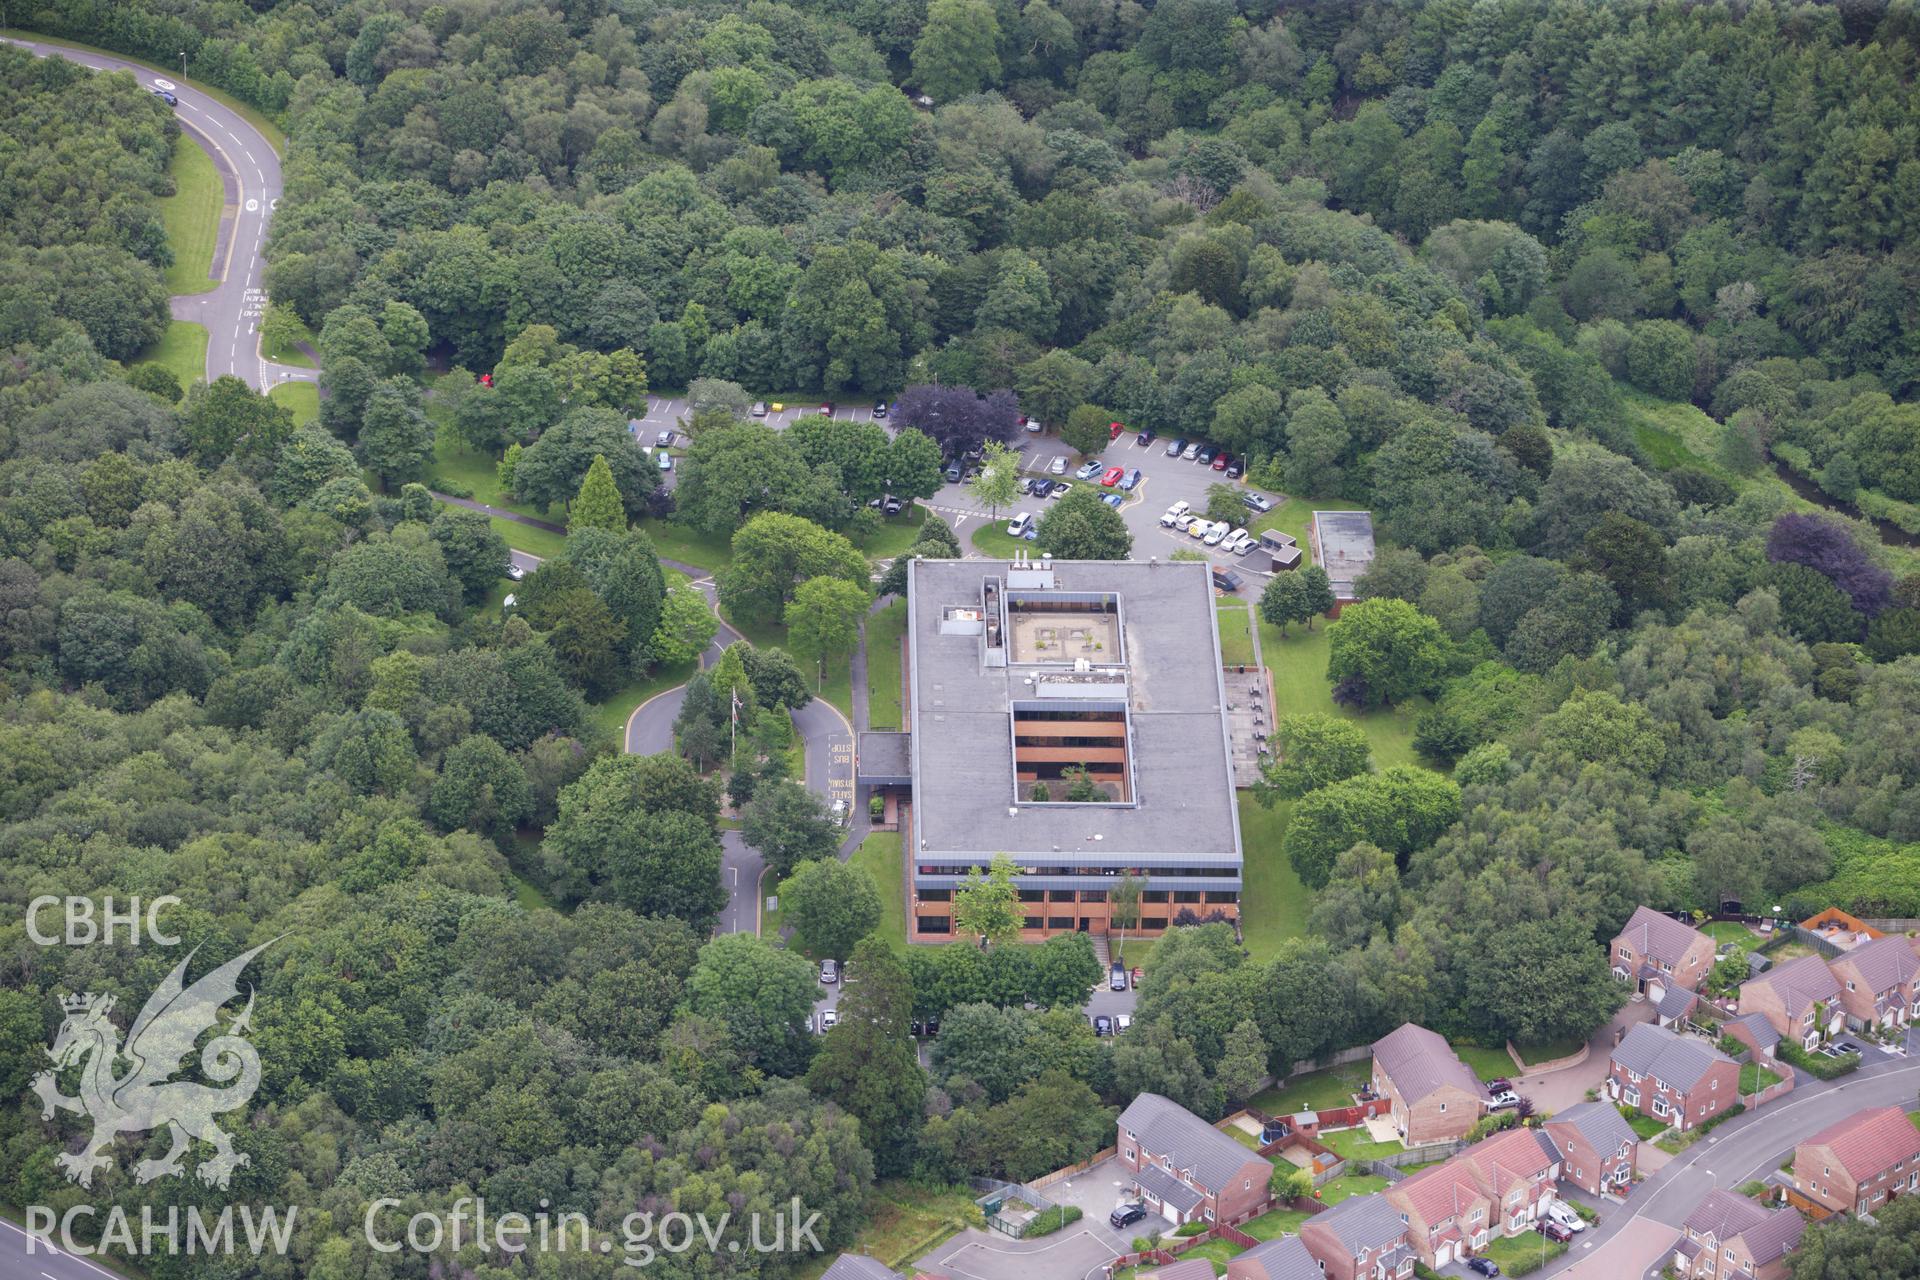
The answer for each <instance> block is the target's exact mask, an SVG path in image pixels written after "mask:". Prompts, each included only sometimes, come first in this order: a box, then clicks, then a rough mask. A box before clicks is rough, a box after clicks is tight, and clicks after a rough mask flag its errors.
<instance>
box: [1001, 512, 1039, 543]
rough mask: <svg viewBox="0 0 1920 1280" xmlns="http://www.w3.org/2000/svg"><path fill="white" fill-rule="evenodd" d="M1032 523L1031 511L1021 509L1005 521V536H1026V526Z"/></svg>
mask: <svg viewBox="0 0 1920 1280" xmlns="http://www.w3.org/2000/svg"><path fill="white" fill-rule="evenodd" d="M1032 523H1033V513H1032V512H1031V511H1022V512H1021V513H1020V514H1019V515H1017V516H1015V517H1014V518H1013V519H1011V520H1009V521H1007V536H1008V537H1009V538H1024V537H1026V536H1027V527H1028V526H1029V525H1031V524H1032Z"/></svg>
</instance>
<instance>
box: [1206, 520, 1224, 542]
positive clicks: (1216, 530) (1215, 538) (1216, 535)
mask: <svg viewBox="0 0 1920 1280" xmlns="http://www.w3.org/2000/svg"><path fill="white" fill-rule="evenodd" d="M1226 536H1227V525H1226V522H1225V521H1224V520H1223V521H1221V522H1219V523H1218V524H1215V525H1214V526H1213V528H1211V529H1209V530H1207V531H1206V532H1205V533H1203V534H1201V535H1200V541H1202V542H1204V543H1206V544H1207V545H1208V546H1210V547H1217V546H1219V545H1220V541H1221V539H1223V538H1225V537H1226Z"/></svg>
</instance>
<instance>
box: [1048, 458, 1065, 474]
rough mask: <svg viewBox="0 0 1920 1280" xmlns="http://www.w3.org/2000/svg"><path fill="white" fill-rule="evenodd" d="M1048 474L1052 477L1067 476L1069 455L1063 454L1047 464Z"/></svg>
mask: <svg viewBox="0 0 1920 1280" xmlns="http://www.w3.org/2000/svg"><path fill="white" fill-rule="evenodd" d="M1047 474H1048V475H1050V476H1063V475H1065V474H1067V455H1066V454H1064V453H1063V454H1061V455H1060V456H1059V457H1057V458H1055V459H1054V460H1053V461H1052V462H1049V463H1048V464H1047Z"/></svg>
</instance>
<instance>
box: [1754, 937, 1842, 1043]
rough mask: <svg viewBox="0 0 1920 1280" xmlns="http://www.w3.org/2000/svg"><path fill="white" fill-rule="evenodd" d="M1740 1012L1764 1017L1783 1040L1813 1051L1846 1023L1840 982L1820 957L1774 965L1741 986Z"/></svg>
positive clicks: (1803, 958) (1808, 957)
mask: <svg viewBox="0 0 1920 1280" xmlns="http://www.w3.org/2000/svg"><path fill="white" fill-rule="evenodd" d="M1740 1012H1741V1013H1758V1014H1763V1015H1765V1017H1766V1019H1767V1021H1768V1022H1771V1023H1772V1024H1773V1029H1774V1030H1775V1031H1778V1032H1779V1033H1780V1034H1781V1036H1782V1037H1783V1038H1786V1039H1791V1040H1794V1041H1797V1042H1798V1043H1799V1044H1800V1047H1801V1048H1803V1049H1812V1048H1814V1047H1815V1046H1816V1045H1818V1044H1819V1043H1820V1042H1821V1041H1822V1040H1823V1039H1825V1038H1826V1037H1828V1036H1830V1035H1833V1034H1835V1033H1836V1032H1838V1031H1839V1030H1840V1028H1841V1027H1842V1026H1843V1025H1844V1024H1845V1021H1846V1010H1845V1009H1844V1008H1842V1007H1841V1004H1840V983H1839V982H1838V981H1837V980H1836V979H1835V978H1834V976H1833V971H1832V970H1831V969H1829V968H1828V967H1827V962H1826V961H1825V960H1822V959H1821V958H1820V957H1819V956H1801V957H1799V958H1798V959H1794V960H1789V961H1787V962H1786V963H1785V964H1779V965H1775V966H1774V967H1773V968H1771V969H1769V970H1767V971H1766V972H1765V973H1763V974H1761V975H1760V976H1759V977H1757V978H1749V979H1748V980H1747V981H1745V982H1743V983H1741V984H1740Z"/></svg>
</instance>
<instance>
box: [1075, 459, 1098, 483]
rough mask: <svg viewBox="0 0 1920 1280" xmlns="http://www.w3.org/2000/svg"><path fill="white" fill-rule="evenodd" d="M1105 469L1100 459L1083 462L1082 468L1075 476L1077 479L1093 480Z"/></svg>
mask: <svg viewBox="0 0 1920 1280" xmlns="http://www.w3.org/2000/svg"><path fill="white" fill-rule="evenodd" d="M1104 469H1105V468H1103V467H1102V466H1101V465H1100V463H1099V461H1098V460H1093V461H1088V462H1083V463H1081V464H1080V469H1079V470H1078V471H1075V472H1074V473H1073V478H1074V479H1075V480H1091V479H1093V478H1094V477H1095V476H1097V475H1099V474H1100V472H1101V471H1102V470H1104Z"/></svg>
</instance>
